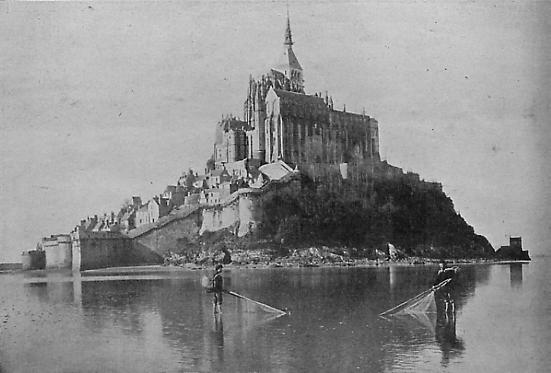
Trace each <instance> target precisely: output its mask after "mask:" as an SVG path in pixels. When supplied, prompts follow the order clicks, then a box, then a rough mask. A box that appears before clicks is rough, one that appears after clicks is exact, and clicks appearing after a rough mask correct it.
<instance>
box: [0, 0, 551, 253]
mask: <svg viewBox="0 0 551 373" xmlns="http://www.w3.org/2000/svg"><path fill="white" fill-rule="evenodd" d="M288 4H289V5H288V6H289V13H290V18H291V28H292V32H293V39H294V42H295V45H294V51H295V53H296V55H297V57H298V59H299V61H300V63H301V65H302V67H303V69H304V77H305V85H306V91H307V93H312V94H313V93H314V92H319V91H322V92H324V91H328V92H329V94H330V95H332V97H333V100H334V102H335V106H336V107H337V108H342V106H343V105H344V104H346V108H347V111H352V112H360V113H361V112H362V110H363V109H364V108H365V110H366V113H367V114H368V115H370V116H372V117H375V118H376V119H377V120H378V121H379V128H380V146H381V156H382V158H383V159H385V160H387V161H388V162H389V163H391V164H393V165H396V166H399V167H402V168H404V170H407V171H414V172H417V173H419V174H420V176H421V177H422V178H424V179H426V180H431V181H440V182H441V183H442V184H443V186H444V191H445V192H446V193H447V194H448V195H449V196H450V197H451V198H452V199H453V201H454V203H455V208H456V210H457V211H458V212H459V213H460V214H461V215H462V216H463V217H464V218H465V220H466V221H467V222H468V223H469V224H471V225H472V226H473V227H474V228H475V231H476V232H477V233H478V234H482V235H484V236H486V237H487V238H488V239H489V240H490V243H491V244H492V245H493V246H494V248H496V249H497V248H499V246H501V245H506V244H508V237H509V236H510V235H521V236H522V237H523V245H524V248H525V249H528V250H530V252H531V253H532V254H543V253H549V249H550V248H551V210H550V208H549V205H550V204H551V177H550V176H551V165H550V163H551V162H549V161H548V160H549V159H551V149H550V145H549V144H551V130H550V128H551V127H550V125H549V118H550V114H551V107H550V102H551V97H550V96H551V93H550V92H551V43H550V40H551V39H550V38H549V36H548V35H551V21H550V20H551V5H550V4H549V3H548V2H545V1H530V0H525V1H518V2H517V1H510V0H505V1H503V0H501V1H495V2H494V1H444V2H443V1H436V0H435V1H411V0H408V1H312V0H307V1H298V0H296V1H293V0H290V1H289V2H288ZM286 12H287V5H286V1H267V0H264V1H262V0H260V1H231V2H230V1H202V2H197V1H174V2H167V1H159V2H134V1H125V2H97V1H94V2H14V1H0V35H1V37H0V203H1V204H0V206H2V207H3V211H2V213H1V214H0V262H1V261H19V260H20V253H21V251H23V250H30V249H33V248H34V247H35V245H36V242H37V241H38V240H39V239H40V238H41V237H42V236H48V235H50V234H58V233H67V232H70V231H71V230H72V229H73V228H74V226H75V225H77V224H78V222H79V221H80V220H81V219H83V218H86V217H87V216H91V215H94V214H98V215H99V214H103V213H104V212H110V211H118V209H119V208H120V206H121V205H122V202H123V201H124V200H125V199H127V198H129V197H131V196H132V195H141V196H142V199H149V198H151V197H152V196H153V195H155V194H158V193H161V192H162V191H163V190H164V188H165V187H166V185H168V184H175V183H176V181H177V179H178V177H179V176H180V175H181V174H182V172H184V171H186V170H187V169H188V168H189V167H193V168H195V169H197V170H203V169H204V167H205V166H204V165H205V161H206V160H207V159H208V158H209V156H210V154H211V152H212V149H213V145H212V144H213V142H214V126H215V124H216V123H217V121H218V120H219V119H220V118H221V116H222V115H223V114H230V113H233V114H235V115H239V116H242V107H243V101H244V99H245V96H246V89H247V83H248V77H249V75H250V74H252V75H253V76H258V75H259V74H262V73H263V72H266V71H268V70H269V68H270V67H271V66H272V64H273V63H275V62H276V61H277V60H278V58H277V57H278V55H279V54H280V53H281V52H282V48H283V35H284V30H285V25H286Z"/></svg>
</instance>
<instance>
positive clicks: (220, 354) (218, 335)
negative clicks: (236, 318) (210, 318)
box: [213, 313, 224, 364]
mask: <svg viewBox="0 0 551 373" xmlns="http://www.w3.org/2000/svg"><path fill="white" fill-rule="evenodd" d="M213 332H214V333H213V334H214V340H213V342H214V346H213V349H214V351H215V352H214V353H215V355H216V357H217V360H218V362H219V363H220V364H222V363H223V362H224V322H223V321H222V315H221V314H219V313H217V314H214V330H213Z"/></svg>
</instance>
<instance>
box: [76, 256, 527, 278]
mask: <svg viewBox="0 0 551 373" xmlns="http://www.w3.org/2000/svg"><path fill="white" fill-rule="evenodd" d="M416 259H419V258H416ZM439 262H440V259H423V261H422V262H420V261H417V260H416V261H406V260H401V261H386V260H385V261H379V262H378V263H377V261H376V260H365V259H360V260H354V261H350V262H344V263H286V264H282V263H278V262H277V261H273V262H269V263H256V264H234V263H230V264H226V265H224V270H240V269H297V268H377V267H410V266H436V265H438V263H439ZM446 262H447V263H448V265H450V266H452V265H478V264H515V263H519V264H522V263H529V262H530V261H520V260H495V259H449V260H446ZM208 270H212V266H211V265H209V266H202V265H199V264H193V263H185V264H183V265H171V264H169V265H162V264H158V265H144V266H127V267H107V268H98V269H89V270H85V271H81V272H80V273H81V274H109V273H117V274H121V273H136V272H148V273H155V272H165V273H166V272H183V271H185V272H195V271H208Z"/></svg>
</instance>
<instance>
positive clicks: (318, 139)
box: [214, 18, 380, 181]
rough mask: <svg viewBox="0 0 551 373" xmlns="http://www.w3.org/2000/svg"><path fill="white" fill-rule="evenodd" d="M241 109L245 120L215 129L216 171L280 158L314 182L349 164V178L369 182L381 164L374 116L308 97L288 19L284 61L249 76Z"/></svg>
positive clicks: (234, 120) (228, 121)
mask: <svg viewBox="0 0 551 373" xmlns="http://www.w3.org/2000/svg"><path fill="white" fill-rule="evenodd" d="M243 111H244V115H243V120H240V119H238V118H235V117H227V118H223V119H222V120H221V121H220V122H219V123H218V125H217V129H216V142H215V146H214V161H215V166H216V167H217V168H219V167H222V166H223V165H224V164H225V163H231V162H236V161H240V160H242V159H245V158H247V159H256V160H258V161H260V162H261V163H272V162H276V161H278V160H282V161H284V162H285V163H287V164H289V165H291V166H293V167H297V168H298V169H299V170H300V171H301V172H304V173H306V174H308V175H309V176H311V177H313V178H314V179H316V178H318V177H330V176H331V174H334V175H335V174H342V168H343V167H342V165H346V169H347V174H348V177H349V178H352V179H357V180H358V181H367V177H368V174H369V173H370V172H373V168H374V165H376V164H377V163H378V161H379V160H380V157H379V133H378V123H377V120H376V119H375V118H371V117H369V116H368V115H366V114H356V113H349V112H346V109H344V110H343V111H340V110H336V109H335V108H334V107H333V100H332V98H331V97H329V96H328V95H327V94H325V95H322V94H321V93H316V94H314V95H309V94H306V93H305V89H304V71H303V69H302V66H301V65H300V63H299V61H298V58H297V57H296V55H295V53H294V51H293V39H292V34H291V26H290V22H289V18H287V28H286V30H285V39H284V42H283V53H282V54H281V57H280V60H279V61H278V62H277V63H276V64H275V65H274V67H272V68H271V69H270V71H269V72H267V73H266V74H264V75H262V76H261V77H260V78H257V79H254V78H252V77H250V78H249V86H248V92H247V97H246V100H245V102H244V107H243ZM335 176H336V175H335Z"/></svg>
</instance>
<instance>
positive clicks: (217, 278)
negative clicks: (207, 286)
mask: <svg viewBox="0 0 551 373" xmlns="http://www.w3.org/2000/svg"><path fill="white" fill-rule="evenodd" d="M223 291H224V278H223V277H222V264H217V265H216V272H215V273H214V277H213V278H212V293H213V296H214V297H213V299H212V302H213V305H212V307H213V311H214V313H222V292H223Z"/></svg>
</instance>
